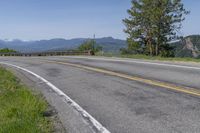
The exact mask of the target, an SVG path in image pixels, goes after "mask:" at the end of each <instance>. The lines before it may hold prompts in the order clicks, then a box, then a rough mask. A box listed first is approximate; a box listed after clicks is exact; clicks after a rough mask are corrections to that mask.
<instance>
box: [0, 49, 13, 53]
mask: <svg viewBox="0 0 200 133" xmlns="http://www.w3.org/2000/svg"><path fill="white" fill-rule="evenodd" d="M16 52H17V51H15V50H13V49H8V48H3V49H0V53H16Z"/></svg>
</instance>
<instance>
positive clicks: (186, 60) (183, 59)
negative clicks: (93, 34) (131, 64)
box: [96, 53, 200, 63]
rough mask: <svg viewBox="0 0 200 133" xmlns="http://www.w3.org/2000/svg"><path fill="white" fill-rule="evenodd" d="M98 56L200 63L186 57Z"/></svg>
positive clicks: (105, 54)
mask: <svg viewBox="0 0 200 133" xmlns="http://www.w3.org/2000/svg"><path fill="white" fill-rule="evenodd" d="M96 56H105V57H119V58H132V59H145V60H159V61H174V62H175V61H178V62H197V63H199V62H200V59H197V58H189V57H184V58H177V57H174V58H165V57H160V56H147V55H141V54H135V55H133V54H126V55H121V54H113V53H104V54H101V53H97V54H96Z"/></svg>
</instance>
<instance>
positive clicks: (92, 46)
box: [78, 39, 102, 55]
mask: <svg viewBox="0 0 200 133" xmlns="http://www.w3.org/2000/svg"><path fill="white" fill-rule="evenodd" d="M101 50H102V47H101V46H99V45H97V44H96V41H95V40H94V39H92V40H87V41H85V42H84V43H83V44H81V45H80V46H79V47H78V51H81V52H84V51H90V52H91V53H92V55H94V54H95V53H97V52H99V51H101Z"/></svg>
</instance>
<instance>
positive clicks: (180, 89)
mask: <svg viewBox="0 0 200 133" xmlns="http://www.w3.org/2000/svg"><path fill="white" fill-rule="evenodd" d="M46 62H48V63H56V64H62V65H67V66H72V67H77V68H80V69H84V70H89V71H94V72H98V73H103V74H107V75H111V76H116V77H120V78H124V79H128V80H133V81H137V82H141V83H146V84H149V85H153V86H158V87H161V88H167V89H169V90H173V91H177V92H182V93H186V94H191V95H194V96H200V90H199V89H195V88H190V87H182V86H177V85H174V84H170V83H165V82H160V81H155V80H150V79H145V78H140V77H135V76H131V75H127V74H123V73H118V72H113V71H110V70H105V69H100V68H95V67H89V66H85V65H79V64H74V63H68V62H60V61H49V60H46Z"/></svg>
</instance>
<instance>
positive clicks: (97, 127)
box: [0, 62, 110, 133]
mask: <svg viewBox="0 0 200 133" xmlns="http://www.w3.org/2000/svg"><path fill="white" fill-rule="evenodd" d="M0 64H4V65H7V66H11V67H15V68H17V69H19V70H22V71H25V72H27V73H29V74H31V75H33V76H35V77H36V78H38V79H40V80H41V81H42V82H44V83H45V84H46V85H48V86H49V87H50V88H51V89H52V90H54V91H55V92H56V93H57V94H58V95H59V96H60V97H62V98H64V100H65V101H66V102H67V103H68V104H69V105H70V106H71V107H73V108H74V109H75V110H76V111H78V113H79V114H80V115H81V116H82V117H83V119H84V120H85V121H86V122H87V123H88V124H90V126H91V128H92V129H93V131H94V133H110V131H108V130H107V129H106V128H105V127H103V126H102V124H100V123H99V122H98V121H97V120H96V119H95V118H94V117H93V116H91V115H90V114H89V113H88V112H86V111H85V110H84V109H83V108H82V107H81V106H79V105H78V104H77V103H76V102H75V101H73V100H72V99H71V98H70V97H69V96H67V95H66V94H65V93H64V92H62V91H61V90H60V89H59V88H57V87H56V86H54V85H53V84H52V83H50V82H49V81H47V80H46V79H44V78H43V77H41V76H39V75H37V74H36V73H34V72H32V71H30V70H28V69H25V68H22V67H20V66H17V65H13V64H9V63H5V62H0Z"/></svg>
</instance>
